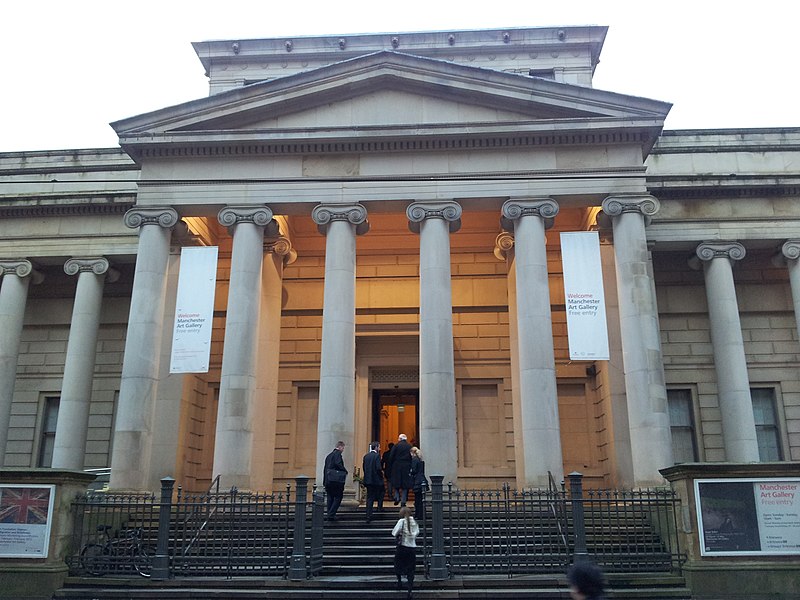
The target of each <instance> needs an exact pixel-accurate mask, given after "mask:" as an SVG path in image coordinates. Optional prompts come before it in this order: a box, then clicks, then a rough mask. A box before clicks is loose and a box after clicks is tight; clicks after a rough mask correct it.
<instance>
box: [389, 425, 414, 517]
mask: <svg viewBox="0 0 800 600" xmlns="http://www.w3.org/2000/svg"><path fill="white" fill-rule="evenodd" d="M389 461H390V462H391V463H392V487H393V488H394V489H395V493H396V494H397V495H396V496H395V501H394V503H395V504H397V503H398V501H399V502H400V505H401V506H405V505H406V502H407V501H408V490H410V489H412V488H413V487H414V481H413V480H412V479H411V444H409V443H408V437H407V436H406V434H405V433H401V434H400V438H399V439H398V440H397V443H396V444H395V445H394V448H392V453H391V454H390V455H389Z"/></svg>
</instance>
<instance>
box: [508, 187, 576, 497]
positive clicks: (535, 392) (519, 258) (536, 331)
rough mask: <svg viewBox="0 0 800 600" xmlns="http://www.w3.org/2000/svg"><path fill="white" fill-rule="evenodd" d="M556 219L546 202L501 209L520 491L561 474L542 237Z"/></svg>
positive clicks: (552, 203) (531, 201) (551, 204)
mask: <svg viewBox="0 0 800 600" xmlns="http://www.w3.org/2000/svg"><path fill="white" fill-rule="evenodd" d="M557 214H558V204H556V202H555V201H553V200H551V199H549V198H531V199H524V200H522V199H520V200H514V199H512V200H508V201H507V202H505V203H504V204H503V208H502V223H503V227H504V228H505V229H508V230H513V231H514V246H515V248H514V256H515V262H516V279H517V286H516V287H517V289H516V297H517V321H516V327H517V339H518V340H519V389H520V391H519V393H520V404H521V414H520V417H521V420H522V443H523V445H524V452H525V474H524V480H523V482H522V483H521V485H525V486H538V487H547V485H548V475H547V472H548V471H550V472H551V473H552V474H553V477H554V478H555V479H556V481H560V480H561V478H562V475H563V473H564V461H563V458H562V456H561V427H560V424H559V420H558V390H557V389H556V363H555V353H554V350H553V323H552V318H551V315H550V287H549V277H548V273H547V247H546V240H545V236H544V232H545V229H546V228H547V227H549V226H550V225H552V221H553V218H554V217H555V216H556V215H557ZM517 484H518V485H520V482H517Z"/></svg>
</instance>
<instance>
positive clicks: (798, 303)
mask: <svg viewBox="0 0 800 600" xmlns="http://www.w3.org/2000/svg"><path fill="white" fill-rule="evenodd" d="M781 254H782V255H783V257H784V259H785V260H786V264H787V266H788V268H789V285H790V286H791V288H792V303H793V304H794V320H795V325H796V326H797V335H798V339H800V240H788V241H787V242H786V243H785V244H783V246H782V247H781Z"/></svg>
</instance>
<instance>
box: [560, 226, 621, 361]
mask: <svg viewBox="0 0 800 600" xmlns="http://www.w3.org/2000/svg"><path fill="white" fill-rule="evenodd" d="M561 264H562V266H563V268H564V298H565V300H566V305H567V306H566V308H567V336H568V338H569V357H570V359H571V360H608V358H609V356H608V327H607V326H606V301H605V295H604V294H603V271H602V268H601V266H600V237H599V236H598V235H597V232H596V231H576V232H569V233H562V234H561Z"/></svg>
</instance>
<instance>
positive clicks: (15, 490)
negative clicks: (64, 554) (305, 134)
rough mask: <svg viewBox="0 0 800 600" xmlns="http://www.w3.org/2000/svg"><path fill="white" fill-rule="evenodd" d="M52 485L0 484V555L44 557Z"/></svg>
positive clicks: (54, 490)
mask: <svg viewBox="0 0 800 600" xmlns="http://www.w3.org/2000/svg"><path fill="white" fill-rule="evenodd" d="M55 495H56V486H54V485H16V484H6V485H0V557H2V558H47V550H48V548H49V546H50V527H51V525H52V524H53V500H54V498H55Z"/></svg>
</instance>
